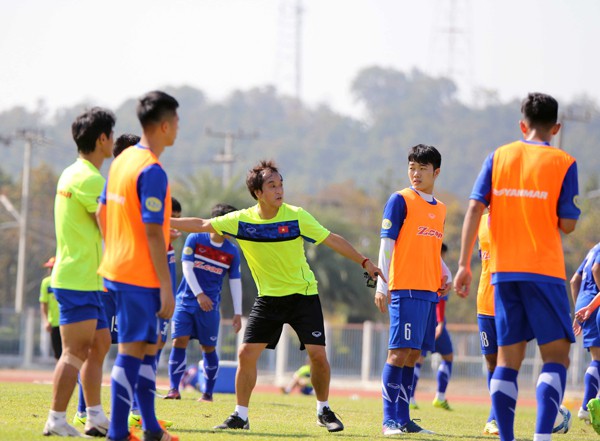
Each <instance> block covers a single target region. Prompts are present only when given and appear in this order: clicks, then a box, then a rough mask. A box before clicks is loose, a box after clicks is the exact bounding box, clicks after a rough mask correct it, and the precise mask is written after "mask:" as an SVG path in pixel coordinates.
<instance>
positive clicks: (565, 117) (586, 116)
mask: <svg viewBox="0 0 600 441" xmlns="http://www.w3.org/2000/svg"><path fill="white" fill-rule="evenodd" d="M591 118H592V116H591V114H590V111H589V109H585V110H584V111H583V113H581V114H575V112H574V111H573V108H572V107H568V108H567V110H566V111H565V112H563V113H561V114H559V115H558V122H559V124H560V130H559V131H558V134H557V135H556V142H555V144H556V147H557V148H559V149H562V144H563V140H564V139H565V128H566V127H565V126H566V122H567V121H574V122H583V123H587V122H589V121H590V119H591Z"/></svg>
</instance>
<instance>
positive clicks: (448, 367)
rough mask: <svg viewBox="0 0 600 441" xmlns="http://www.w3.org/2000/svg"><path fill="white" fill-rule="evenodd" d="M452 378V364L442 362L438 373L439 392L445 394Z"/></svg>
mask: <svg viewBox="0 0 600 441" xmlns="http://www.w3.org/2000/svg"><path fill="white" fill-rule="evenodd" d="M451 376H452V362H451V361H446V360H442V362H441V363H440V367H438V371H437V383H438V392H440V393H443V394H445V393H446V388H447V387H448V383H449V382H450V377H451Z"/></svg>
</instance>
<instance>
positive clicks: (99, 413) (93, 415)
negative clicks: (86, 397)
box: [85, 404, 108, 423]
mask: <svg viewBox="0 0 600 441" xmlns="http://www.w3.org/2000/svg"><path fill="white" fill-rule="evenodd" d="M85 411H86V412H87V419H88V421H91V422H92V423H103V422H104V421H106V420H107V419H108V418H106V415H105V414H104V409H102V405H101V404H98V405H96V406H91V407H88V408H87V409H86V410H85Z"/></svg>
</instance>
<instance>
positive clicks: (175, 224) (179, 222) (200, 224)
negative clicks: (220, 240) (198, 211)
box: [171, 217, 219, 234]
mask: <svg viewBox="0 0 600 441" xmlns="http://www.w3.org/2000/svg"><path fill="white" fill-rule="evenodd" d="M171 228H175V229H177V230H181V231H186V232H188V233H217V230H215V229H214V228H213V226H212V224H211V222H210V219H201V218H199V217H180V218H175V217H172V218H171ZM217 234H219V233H217Z"/></svg>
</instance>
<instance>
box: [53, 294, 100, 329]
mask: <svg viewBox="0 0 600 441" xmlns="http://www.w3.org/2000/svg"><path fill="white" fill-rule="evenodd" d="M52 291H54V297H56V300H57V301H58V312H59V314H60V321H59V323H60V324H61V325H69V324H71V323H78V322H83V321H85V320H97V322H96V329H105V328H108V322H107V321H106V315H105V313H104V305H103V303H102V297H101V296H102V291H74V290H72V289H62V288H52Z"/></svg>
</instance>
